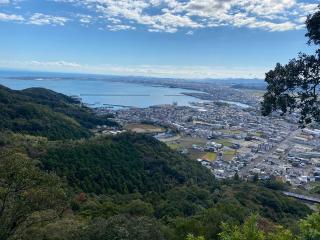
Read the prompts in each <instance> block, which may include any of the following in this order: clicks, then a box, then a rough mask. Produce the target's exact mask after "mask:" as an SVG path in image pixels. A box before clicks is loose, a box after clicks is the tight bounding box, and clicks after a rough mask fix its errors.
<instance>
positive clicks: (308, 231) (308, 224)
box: [300, 211, 320, 240]
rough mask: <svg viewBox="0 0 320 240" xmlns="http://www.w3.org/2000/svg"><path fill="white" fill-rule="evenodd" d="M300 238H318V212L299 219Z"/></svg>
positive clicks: (319, 219) (309, 239) (319, 217)
mask: <svg viewBox="0 0 320 240" xmlns="http://www.w3.org/2000/svg"><path fill="white" fill-rule="evenodd" d="M300 231H301V240H317V239H320V212H319V211H318V212H317V213H313V214H311V215H309V216H308V217H307V218H306V219H304V220H301V221H300Z"/></svg>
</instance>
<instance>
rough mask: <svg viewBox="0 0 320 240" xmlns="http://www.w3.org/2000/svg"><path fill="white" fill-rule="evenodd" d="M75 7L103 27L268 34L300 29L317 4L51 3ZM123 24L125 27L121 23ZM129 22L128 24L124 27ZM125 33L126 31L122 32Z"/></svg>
mask: <svg viewBox="0 0 320 240" xmlns="http://www.w3.org/2000/svg"><path fill="white" fill-rule="evenodd" d="M54 1H55V2H68V3H75V4H76V5H77V6H78V5H79V4H80V5H82V6H84V7H87V8H88V9H89V10H90V11H93V10H94V11H95V12H96V14H99V15H100V19H104V20H105V21H107V24H109V25H110V24H115V25H119V23H120V22H121V23H122V24H125V25H127V26H129V25H130V24H131V25H144V26H147V28H148V30H149V31H150V32H170V33H174V32H176V31H178V30H179V29H181V28H189V29H199V28H208V27H217V26H233V27H247V28H259V29H265V30H268V31H287V30H295V29H300V28H301V27H302V25H303V24H302V18H303V17H306V15H307V14H309V13H311V12H313V11H315V9H316V7H317V4H315V3H314V4H311V3H306V2H303V1H302V0H54ZM123 22H125V23H123ZM127 22H129V23H130V24H129V23H127ZM124 29H126V28H124Z"/></svg>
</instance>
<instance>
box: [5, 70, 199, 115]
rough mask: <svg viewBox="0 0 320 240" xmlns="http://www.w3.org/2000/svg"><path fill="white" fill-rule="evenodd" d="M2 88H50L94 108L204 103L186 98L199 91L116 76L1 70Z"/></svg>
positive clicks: (192, 98)
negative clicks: (122, 80) (79, 99)
mask: <svg viewBox="0 0 320 240" xmlns="http://www.w3.org/2000/svg"><path fill="white" fill-rule="evenodd" d="M0 85H3V86H6V87H8V88H11V89H13V90H21V89H26V88H31V87H41V88H47V89H50V90H53V91H56V92H59V93H63V94H65V95H68V96H77V97H80V98H81V99H82V102H83V103H85V104H87V105H88V106H90V107H103V106H106V107H111V108H114V109H118V108H123V107H139V108H146V107H149V106H154V105H161V104H172V103H176V104H178V105H180V106H190V103H192V102H199V101H201V100H199V99H197V98H194V97H191V96H186V95H183V94H182V93H183V92H197V91H190V90H186V89H179V88H169V87H164V86H151V85H143V84H133V83H127V82H121V81H120V80H119V81H113V80H112V77H108V78H107V79H104V78H103V77H101V76H94V75H82V74H81V75H80V74H61V73H43V72H41V73H40V72H23V71H0Z"/></svg>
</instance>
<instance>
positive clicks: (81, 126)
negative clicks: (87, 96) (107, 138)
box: [0, 86, 114, 140]
mask: <svg viewBox="0 0 320 240" xmlns="http://www.w3.org/2000/svg"><path fill="white" fill-rule="evenodd" d="M0 114H1V121H0V129H1V130H9V131H13V132H16V133H26V134H31V135H38V136H44V137H48V138H49V139H52V140H56V139H69V138H70V139H77V138H83V137H89V136H91V133H90V131H89V129H90V128H93V127H94V126H96V125H99V124H101V125H102V124H105V125H112V124H114V123H113V122H111V121H110V120H108V119H107V118H106V117H98V116H96V115H95V114H94V113H93V112H92V110H91V109H89V108H85V107H81V106H79V104H78V103H77V102H76V101H74V100H73V99H71V98H70V97H67V96H65V95H63V94H59V93H56V92H53V91H50V90H47V89H41V88H30V89H26V90H22V91H14V90H10V89H8V88H6V87H3V86H0Z"/></svg>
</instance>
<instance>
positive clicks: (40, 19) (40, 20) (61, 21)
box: [27, 13, 69, 26]
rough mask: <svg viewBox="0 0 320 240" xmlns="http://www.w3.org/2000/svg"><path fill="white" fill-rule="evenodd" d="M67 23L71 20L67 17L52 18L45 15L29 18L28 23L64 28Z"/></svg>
mask: <svg viewBox="0 0 320 240" xmlns="http://www.w3.org/2000/svg"><path fill="white" fill-rule="evenodd" d="M67 21H69V19H68V18H66V17H59V16H51V15H46V14H43V13H35V14H33V15H32V16H31V17H30V18H29V20H28V21H27V23H28V24H33V25H53V26H57V25H59V26H64V25H65V23H66V22H67Z"/></svg>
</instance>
